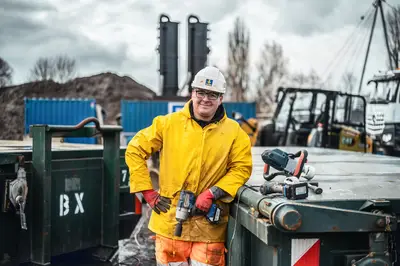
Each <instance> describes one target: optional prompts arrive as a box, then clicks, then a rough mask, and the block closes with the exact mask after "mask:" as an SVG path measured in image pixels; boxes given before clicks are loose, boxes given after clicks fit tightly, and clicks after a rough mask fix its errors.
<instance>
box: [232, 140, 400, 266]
mask: <svg viewBox="0 0 400 266" xmlns="http://www.w3.org/2000/svg"><path fill="white" fill-rule="evenodd" d="M274 148H280V149H281V150H283V151H285V152H288V153H296V152H297V151H299V150H300V149H302V147H254V148H253V149H252V152H253V172H252V175H251V178H250V180H249V181H248V182H247V183H246V185H245V186H243V187H242V188H240V189H239V191H238V193H237V197H236V199H235V202H234V203H233V204H232V206H231V213H230V221H229V225H228V238H227V243H226V245H227V248H228V250H229V252H228V253H227V262H228V264H227V265H234V266H236V265H260V266H261V265H268V266H293V265H296V266H299V265H308V266H316V265H321V266H345V265H346V266H358V265H400V264H399V262H397V261H398V255H397V253H398V251H399V248H400V246H397V247H396V242H400V234H399V230H398V229H397V228H398V221H397V220H398V216H399V214H400V159H399V158H396V157H389V156H380V155H373V154H366V153H356V152H350V151H340V150H333V149H323V148H307V149H306V150H307V151H308V164H309V165H311V166H314V167H315V169H316V175H315V177H314V178H313V179H312V180H311V181H312V182H318V186H319V187H320V188H322V189H323V192H322V194H315V193H313V192H312V191H311V190H309V195H308V198H306V199H302V200H288V199H287V198H284V197H283V196H277V197H269V196H264V195H262V194H261V193H260V192H259V187H260V186H261V185H262V184H263V183H264V182H265V180H264V178H263V171H264V162H263V160H262V158H261V153H262V152H263V151H265V150H266V149H274ZM283 178H284V177H279V176H278V177H276V178H275V179H274V181H275V180H276V181H282V180H283Z"/></svg>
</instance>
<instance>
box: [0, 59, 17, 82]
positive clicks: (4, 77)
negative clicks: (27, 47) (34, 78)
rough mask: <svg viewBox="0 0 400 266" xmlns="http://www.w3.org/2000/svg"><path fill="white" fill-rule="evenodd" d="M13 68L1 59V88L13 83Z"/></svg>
mask: <svg viewBox="0 0 400 266" xmlns="http://www.w3.org/2000/svg"><path fill="white" fill-rule="evenodd" d="M13 72H14V71H13V69H12V67H11V66H10V65H9V64H8V63H7V62H6V61H5V60H4V59H3V58H1V57H0V88H3V87H5V86H7V85H9V84H11V82H12V75H13Z"/></svg>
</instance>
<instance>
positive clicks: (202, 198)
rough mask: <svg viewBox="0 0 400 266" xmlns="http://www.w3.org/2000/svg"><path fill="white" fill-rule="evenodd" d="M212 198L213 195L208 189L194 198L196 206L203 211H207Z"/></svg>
mask: <svg viewBox="0 0 400 266" xmlns="http://www.w3.org/2000/svg"><path fill="white" fill-rule="evenodd" d="M213 200H214V195H213V193H212V192H211V190H210V189H207V190H206V191H204V192H202V193H201V194H200V195H199V196H197V199H196V203H195V205H196V208H197V209H199V210H201V211H203V212H206V213H207V212H208V210H209V209H210V207H211V205H212V203H213Z"/></svg>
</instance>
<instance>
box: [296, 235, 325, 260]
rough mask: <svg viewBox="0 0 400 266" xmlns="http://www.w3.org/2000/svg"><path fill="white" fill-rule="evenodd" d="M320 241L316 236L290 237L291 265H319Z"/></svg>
mask: <svg viewBox="0 0 400 266" xmlns="http://www.w3.org/2000/svg"><path fill="white" fill-rule="evenodd" d="M320 243H321V241H320V240H319V239H317V238H306V239H292V248H291V250H292V252H291V253H292V259H291V264H290V265H291V266H319V255H320Z"/></svg>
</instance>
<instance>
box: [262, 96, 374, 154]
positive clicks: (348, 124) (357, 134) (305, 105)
mask: <svg viewBox="0 0 400 266" xmlns="http://www.w3.org/2000/svg"><path fill="white" fill-rule="evenodd" d="M276 102H277V108H276V110H275V113H274V116H273V118H272V122H271V123H269V124H267V125H266V126H264V127H262V128H261V129H260V133H259V138H260V145H261V146H309V147H324V148H332V149H340V150H349V151H359V152H368V153H371V152H372V149H373V147H372V139H371V137H370V136H369V135H368V134H367V132H366V121H365V113H366V100H365V98H364V97H363V96H360V95H353V94H347V93H342V92H339V91H334V90H323V89H314V88H308V89H303V88H279V89H278V94H277V96H276Z"/></svg>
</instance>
